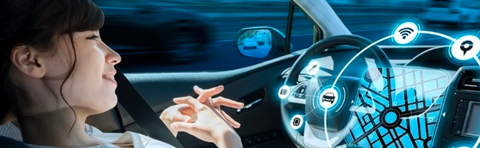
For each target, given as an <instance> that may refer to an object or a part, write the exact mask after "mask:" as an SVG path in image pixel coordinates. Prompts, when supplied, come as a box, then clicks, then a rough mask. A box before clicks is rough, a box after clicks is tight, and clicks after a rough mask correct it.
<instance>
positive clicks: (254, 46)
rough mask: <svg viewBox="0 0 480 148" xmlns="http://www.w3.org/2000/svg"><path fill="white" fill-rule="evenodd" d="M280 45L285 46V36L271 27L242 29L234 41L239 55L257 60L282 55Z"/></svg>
mask: <svg viewBox="0 0 480 148" xmlns="http://www.w3.org/2000/svg"><path fill="white" fill-rule="evenodd" d="M282 44H285V36H284V35H283V34H282V33H281V32H280V31H278V30H277V29H275V28H272V27H250V28H243V29H242V30H240V31H239V32H238V33H237V35H236V36H235V39H234V45H235V48H236V49H237V51H238V52H239V53H240V54H241V55H243V56H246V57H252V58H257V59H264V58H269V57H272V55H278V54H281V53H283V49H284V48H282V47H283V46H284V45H282ZM274 49H276V50H274Z"/></svg>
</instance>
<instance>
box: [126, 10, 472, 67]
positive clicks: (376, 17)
mask: <svg viewBox="0 0 480 148" xmlns="http://www.w3.org/2000/svg"><path fill="white" fill-rule="evenodd" d="M279 7H280V6H279ZM281 7H282V9H283V8H284V7H286V5H285V6H284V5H282V6H281ZM204 9H205V8H202V11H206V12H204V13H206V14H209V15H210V16H214V18H213V19H212V20H211V22H210V23H212V25H213V26H214V28H215V30H214V32H215V37H214V38H215V40H214V41H213V42H212V43H211V44H210V46H211V48H210V50H208V51H206V52H205V53H204V55H203V56H202V57H201V58H200V59H199V60H197V61H194V62H192V63H189V64H184V65H172V64H169V63H162V62H159V61H156V60H150V61H145V60H143V61H139V62H128V63H127V62H125V63H121V64H120V67H121V68H122V69H123V71H124V72H126V73H132V72H186V71H222V70H232V69H236V68H241V67H245V66H250V65H253V64H256V63H260V62H263V61H264V60H262V59H254V58H249V57H244V56H242V55H240V54H239V52H238V51H236V50H235V47H234V44H233V42H232V40H233V38H234V36H235V34H236V32H237V31H239V30H240V29H242V28H245V27H253V26H271V27H274V28H277V29H278V30H280V31H281V32H283V33H285V30H286V21H287V19H286V14H283V13H282V14H281V15H280V14H278V13H269V14H268V15H267V14H265V15H267V16H271V17H261V16H257V17H254V18H252V19H245V18H243V19H240V18H236V19H228V18H225V17H220V14H217V13H221V14H222V15H225V14H223V12H222V11H226V12H225V13H228V12H231V11H233V10H229V9H227V8H222V10H208V11H207V10H204ZM217 9H220V8H217ZM252 9H255V8H252ZM339 9H340V8H339ZM378 9H380V8H378ZM346 10H349V9H345V11H341V12H338V11H337V10H336V11H337V14H338V15H339V16H340V18H341V19H342V21H343V22H344V23H345V24H346V26H347V27H348V28H349V29H350V30H351V32H352V33H353V34H357V35H361V36H364V37H366V38H368V39H370V40H372V42H373V41H376V40H378V39H381V38H383V37H385V36H388V35H390V34H391V32H392V31H393V29H394V27H395V26H396V23H397V22H398V21H400V20H401V18H405V17H409V16H410V17H417V14H418V13H417V12H419V10H417V9H411V8H408V9H406V10H410V11H411V12H408V13H405V14H404V15H400V14H398V12H396V11H390V10H388V9H385V10H381V11H382V13H375V12H371V13H368V12H365V13H364V14H362V15H359V14H356V13H352V12H349V11H346ZM199 11H200V10H199ZM258 11H267V10H261V9H259V10H258ZM384 12H385V13H387V12H388V13H389V14H384ZM403 12H406V11H403ZM285 13H286V12H285ZM232 14H237V13H232ZM253 14H254V13H252V14H250V13H249V14H243V15H253ZM243 15H239V17H242V16H243ZM215 16H218V18H217V19H215ZM232 17H234V16H233V15H232ZM478 29H479V27H475V26H473V27H471V28H468V30H478ZM422 30H427V31H434V32H438V33H443V34H446V35H449V36H455V35H456V34H458V33H460V32H462V31H464V30H467V29H453V28H452V27H451V26H444V25H425V26H423V27H422ZM312 33H313V26H312V23H311V22H310V20H308V19H307V18H306V17H305V16H303V14H302V13H301V12H298V10H297V11H296V13H295V17H294V24H293V30H292V34H293V36H292V44H293V50H300V49H305V48H307V47H309V46H310V45H312V40H313V39H312ZM445 44H450V41H449V40H447V39H444V38H441V37H438V36H432V35H424V34H422V35H421V36H420V37H419V38H418V39H417V41H416V42H415V43H414V45H445ZM380 45H394V44H393V43H392V42H391V40H386V41H384V42H381V43H380Z"/></svg>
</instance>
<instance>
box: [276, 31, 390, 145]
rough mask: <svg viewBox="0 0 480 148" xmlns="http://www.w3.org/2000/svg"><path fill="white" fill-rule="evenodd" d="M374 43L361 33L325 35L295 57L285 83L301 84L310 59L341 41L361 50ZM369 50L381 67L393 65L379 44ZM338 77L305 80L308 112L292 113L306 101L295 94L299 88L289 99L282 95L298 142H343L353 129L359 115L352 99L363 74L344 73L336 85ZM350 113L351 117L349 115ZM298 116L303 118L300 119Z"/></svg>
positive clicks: (288, 122) (287, 121)
mask: <svg viewBox="0 0 480 148" xmlns="http://www.w3.org/2000/svg"><path fill="white" fill-rule="evenodd" d="M371 43H372V42H371V41H370V40H368V39H366V38H364V37H361V36H358V35H340V36H334V37H330V38H326V39H323V40H321V41H319V42H317V43H315V44H314V45H312V46H310V47H309V48H308V49H307V50H306V51H305V53H303V54H302V55H300V57H299V58H298V59H297V60H296V61H295V63H294V64H293V66H292V68H291V70H290V72H289V73H288V76H287V78H286V80H285V85H286V86H288V87H289V88H299V87H298V86H299V84H297V80H298V76H299V74H300V72H301V71H302V69H304V68H305V67H306V66H307V65H308V64H309V63H310V60H311V59H312V58H313V57H314V56H316V55H318V54H321V53H322V52H325V51H326V49H328V48H333V47H337V46H340V45H350V46H355V47H358V48H359V49H358V50H359V51H360V50H361V49H364V48H365V47H367V46H368V45H370V44H371ZM366 52H370V53H372V55H373V57H374V60H375V64H376V65H377V67H378V66H380V67H383V68H391V67H392V65H391V63H390V61H389V59H388V57H387V55H386V54H385V52H383V50H382V49H380V48H379V47H378V46H376V45H373V46H371V47H370V49H367V51H366ZM333 60H335V59H333ZM320 65H321V63H320ZM335 78H336V75H334V74H332V76H328V77H317V76H314V77H312V78H311V79H310V80H309V81H307V82H306V83H304V84H302V85H304V86H305V101H304V105H305V115H303V116H301V117H298V116H297V117H295V116H294V117H293V118H292V116H291V114H292V113H294V110H293V109H292V107H291V106H292V105H293V104H302V103H303V102H302V101H298V99H296V98H294V97H293V95H292V94H293V93H294V92H295V89H293V90H292V91H290V93H289V94H288V96H287V97H286V98H285V99H282V101H281V107H280V108H281V115H282V122H283V125H284V127H285V129H286V131H287V134H288V136H289V137H290V138H291V139H292V141H293V142H294V143H295V144H296V145H297V146H300V147H329V145H328V143H330V144H331V146H332V147H334V146H336V145H338V144H340V142H342V141H343V140H344V138H345V137H346V135H347V134H348V133H349V132H348V131H349V129H350V128H349V127H351V126H352V123H354V122H352V121H355V120H356V118H355V117H353V116H352V117H351V116H350V115H351V111H350V107H351V105H352V104H351V103H350V102H352V101H353V100H354V99H355V97H356V95H358V94H357V93H358V92H357V91H358V87H359V83H360V81H359V79H360V78H355V77H348V76H342V77H340V78H339V79H338V81H337V82H334V83H335V86H333V83H332V82H333V80H334V79H335ZM328 88H331V89H328ZM338 88H340V89H338ZM280 91H281V90H280ZM327 91H334V92H336V93H329V92H327ZM335 97H336V98H335ZM320 98H322V99H320ZM325 98H327V99H325ZM328 98H329V99H328ZM332 98H333V100H335V99H337V100H336V101H332ZM299 102H301V103H299ZM323 103H327V104H332V106H330V107H326V106H323ZM332 108H333V109H332ZM327 111H329V112H327ZM325 113H327V115H328V117H327V116H325ZM325 117H327V119H328V121H327V125H328V127H327V128H326V129H325V128H324V121H326V120H327V119H325ZM349 117H351V118H350V119H348V118H349ZM295 118H301V119H300V121H299V120H297V119H295ZM302 121H303V122H302ZM300 123H302V124H300ZM295 124H297V125H298V124H300V126H303V127H302V128H303V130H304V132H303V135H302V134H301V133H300V130H301V129H302V128H297V129H294V128H292V126H291V125H295ZM325 130H326V131H325ZM326 132H328V138H329V142H327V140H326V137H325V133H326Z"/></svg>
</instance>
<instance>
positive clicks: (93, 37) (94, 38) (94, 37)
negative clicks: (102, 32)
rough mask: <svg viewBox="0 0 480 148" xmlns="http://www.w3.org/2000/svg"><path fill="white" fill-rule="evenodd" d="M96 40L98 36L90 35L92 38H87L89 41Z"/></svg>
mask: <svg viewBox="0 0 480 148" xmlns="http://www.w3.org/2000/svg"><path fill="white" fill-rule="evenodd" d="M98 38H99V36H98V35H92V36H89V37H87V39H89V40H97V39H98Z"/></svg>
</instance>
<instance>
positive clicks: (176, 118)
mask: <svg viewBox="0 0 480 148" xmlns="http://www.w3.org/2000/svg"><path fill="white" fill-rule="evenodd" d="M169 120H170V121H171V122H188V123H190V122H192V121H191V120H192V118H191V117H189V116H185V115H176V116H173V117H170V119H169Z"/></svg>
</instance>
